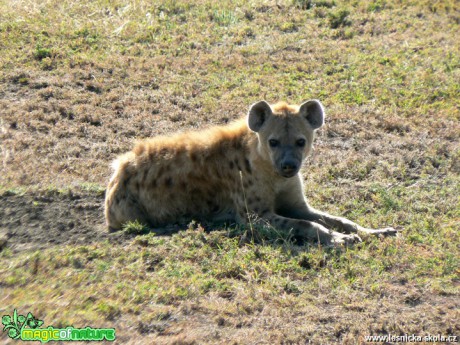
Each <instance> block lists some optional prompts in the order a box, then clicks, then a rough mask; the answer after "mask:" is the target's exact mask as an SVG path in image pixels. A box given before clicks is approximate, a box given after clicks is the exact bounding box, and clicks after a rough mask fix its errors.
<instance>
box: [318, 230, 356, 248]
mask: <svg viewBox="0 0 460 345" xmlns="http://www.w3.org/2000/svg"><path fill="white" fill-rule="evenodd" d="M360 242H362V240H361V237H359V236H358V235H357V234H341V233H339V232H332V233H331V238H330V241H328V243H326V244H329V245H333V246H337V245H339V246H340V245H345V246H348V245H352V244H354V243H360Z"/></svg>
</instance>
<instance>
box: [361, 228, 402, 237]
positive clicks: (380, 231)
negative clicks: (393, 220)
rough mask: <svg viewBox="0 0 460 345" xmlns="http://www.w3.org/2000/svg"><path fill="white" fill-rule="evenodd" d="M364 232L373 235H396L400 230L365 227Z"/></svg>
mask: <svg viewBox="0 0 460 345" xmlns="http://www.w3.org/2000/svg"><path fill="white" fill-rule="evenodd" d="M364 232H365V233H367V234H370V235H375V236H380V235H381V236H396V235H397V234H398V233H399V232H400V230H397V229H395V228H391V227H388V228H382V229H365V230H364Z"/></svg>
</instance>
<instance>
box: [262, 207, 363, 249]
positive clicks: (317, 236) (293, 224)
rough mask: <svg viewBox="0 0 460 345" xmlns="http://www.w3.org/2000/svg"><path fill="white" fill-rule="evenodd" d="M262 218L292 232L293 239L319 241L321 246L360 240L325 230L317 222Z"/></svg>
mask: <svg viewBox="0 0 460 345" xmlns="http://www.w3.org/2000/svg"><path fill="white" fill-rule="evenodd" d="M262 217H263V218H262V219H265V220H267V221H268V222H269V223H270V224H271V225H273V226H274V227H276V228H278V229H281V230H284V231H293V235H294V236H295V237H298V238H302V239H306V240H310V241H319V242H320V243H321V244H325V245H334V244H352V243H356V242H361V239H360V238H359V236H358V235H356V234H342V233H340V232H337V231H333V230H330V229H327V228H326V227H325V226H323V225H322V224H320V223H318V222H313V221H308V220H304V219H294V218H287V217H283V216H280V215H277V214H275V213H268V214H264V215H262Z"/></svg>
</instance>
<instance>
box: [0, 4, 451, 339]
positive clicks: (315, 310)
mask: <svg viewBox="0 0 460 345" xmlns="http://www.w3.org/2000/svg"><path fill="white" fill-rule="evenodd" d="M459 23H460V11H459V7H458V4H457V3H456V2H455V1H442V2H436V3H433V2H430V1H423V0H419V1H411V2H404V3H400V2H399V1H374V2H368V1H355V2H353V3H349V2H345V1H340V0H336V1H310V0H295V1H278V2H275V1H254V2H250V3H247V2H245V1H237V2H230V1H224V2H219V3H214V2H211V1H205V0H199V1H196V2H193V3H190V2H187V1H169V0H164V1H161V2H158V3H155V4H152V3H149V2H147V1H135V2H127V1H110V2H108V1H102V0H101V1H77V2H75V1H67V0H61V1H55V0H49V1H43V2H29V1H3V2H1V3H0V50H1V52H2V53H1V54H0V158H1V166H0V191H1V197H0V201H1V202H0V204H1V205H0V216H1V217H0V235H2V234H3V235H2V236H3V237H5V236H6V237H7V238H8V242H7V245H6V248H3V250H2V251H1V253H0V263H1V266H0V267H1V268H0V286H1V288H2V291H5V292H8V293H2V294H1V297H0V301H1V304H0V305H1V307H0V311H1V312H3V313H5V314H6V313H11V311H12V309H13V308H19V309H21V311H22V312H28V311H29V310H30V311H32V312H33V313H34V315H35V316H37V317H40V318H41V319H43V320H45V325H54V326H56V325H57V324H61V325H67V324H70V323H74V325H75V326H76V327H78V326H81V327H83V326H84V325H86V324H89V323H91V324H92V325H94V326H105V327H111V326H112V325H114V326H115V327H116V328H117V334H118V336H119V342H120V343H127V342H129V341H131V342H133V343H134V342H137V341H140V340H139V339H142V340H145V341H148V340H155V341H156V342H158V343H174V342H175V343H177V344H191V343H194V342H195V343H204V342H208V343H232V342H235V343H257V342H259V343H270V344H272V343H305V342H306V341H311V342H312V343H315V344H316V343H318V344H319V343H334V342H335V343H342V344H356V343H362V342H363V341H364V340H363V339H364V336H365V335H368V334H388V333H391V334H398V335H399V334H404V333H408V334H411V333H415V334H419V335H426V334H445V335H448V334H459V325H458V322H457V320H458V316H459V315H458V310H459V303H458V296H459V277H458V275H459V271H458V267H459V266H460V265H459V257H460V255H459V227H460V223H459V219H460V207H459V198H458V195H459V194H460V193H459V192H460V190H459V183H460V178H459V173H460V163H459V160H460V146H459V139H458V137H459V133H460V125H459V118H460V109H459V105H458V100H459V99H460V88H459V82H458V81H459V80H460V68H459V67H460V47H459V45H458V43H457V39H456V38H457V37H456V36H458V32H459V29H460V28H459ZM263 98H264V99H267V100H268V101H270V102H275V101H278V100H287V101H290V102H292V103H300V102H301V101H303V100H305V99H308V98H318V99H320V100H322V101H323V103H324V104H325V106H326V111H327V116H328V117H327V122H326V126H325V128H324V129H322V130H321V131H320V133H319V136H318V138H317V141H316V147H315V153H314V155H313V157H312V158H311V159H309V162H308V164H307V165H306V167H305V170H304V172H305V179H306V194H307V195H308V197H309V199H310V201H311V202H312V203H313V205H315V206H316V207H318V208H322V209H325V210H328V211H330V212H332V213H335V214H341V215H344V216H347V217H349V218H351V219H352V220H355V221H357V222H358V223H362V224H363V225H369V226H383V225H392V226H395V227H400V228H403V229H404V232H403V235H402V236H401V237H399V238H393V239H382V240H380V239H367V241H366V242H365V243H364V244H362V245H359V246H356V247H354V248H350V249H348V250H338V251H335V250H324V249H323V250H320V249H318V248H316V247H310V246H296V245H294V244H292V243H290V242H289V241H288V240H286V239H283V240H282V241H281V242H282V244H277V243H278V242H280V241H278V242H277V241H276V240H277V238H272V237H273V236H274V235H273V234H271V235H270V234H267V237H266V238H265V240H263V241H262V242H263V243H258V244H246V245H242V244H239V243H238V237H236V238H233V237H232V236H228V232H230V233H234V232H235V229H228V230H222V229H221V230H222V231H216V232H212V233H207V232H203V231H202V230H200V228H198V229H195V228H193V229H190V230H189V231H187V232H179V233H177V234H175V235H174V236H172V237H164V238H163V237H158V238H156V237H153V236H152V235H140V236H134V237H132V235H127V234H126V235H123V236H124V237H123V236H121V237H120V236H119V235H113V236H112V235H107V234H104V233H103V230H102V223H103V219H102V218H103V217H102V212H101V210H100V203H101V199H102V197H103V196H102V192H103V190H104V188H105V185H106V183H107V179H108V176H109V175H110V171H109V168H108V166H109V163H110V161H111V160H112V159H114V158H115V157H116V156H117V155H118V154H119V153H121V152H124V151H126V150H128V149H130V148H131V147H132V144H133V143H134V141H135V140H136V139H138V138H144V137H149V136H153V135H157V134H163V133H169V132H172V131H175V130H183V129H188V128H201V127H204V126H208V125H211V124H216V123H225V122H228V121H230V120H232V119H234V118H237V117H240V116H242V115H244V114H245V113H246V111H247V109H248V106H249V105H250V104H251V103H253V102H255V101H257V100H260V99H263ZM69 205H70V209H69ZM205 227H206V226H205ZM209 228H212V227H209ZM206 229H208V227H206ZM130 231H131V232H133V233H135V232H136V231H137V230H136V228H135V227H133V228H132V229H128V230H127V232H130ZM238 231H239V230H238V229H236V232H238ZM243 231H244V229H243ZM93 232H94V236H91V234H92V233H93ZM67 235H69V236H68V240H66V238H67V237H66V236H67ZM79 237H80V238H82V239H83V240H82V241H78V238H79ZM104 241H105V242H104ZM50 242H51V243H50ZM0 243H2V242H1V241H0ZM53 243H54V245H53ZM66 244H69V245H71V246H66ZM2 246H3V245H2ZM45 247H49V248H48V249H46V250H41V251H40V252H34V249H37V248H40V249H42V248H45ZM31 263H33V264H31ZM34 267H35V268H34ZM89 282H91V284H90V285H89ZM30 291H33V292H32V293H30ZM82 301H84V302H83V303H82Z"/></svg>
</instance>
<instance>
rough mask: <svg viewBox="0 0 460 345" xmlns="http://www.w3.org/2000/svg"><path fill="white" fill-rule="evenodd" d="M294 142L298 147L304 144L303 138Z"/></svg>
mask: <svg viewBox="0 0 460 345" xmlns="http://www.w3.org/2000/svg"><path fill="white" fill-rule="evenodd" d="M295 143H296V145H297V146H299V147H304V146H305V139H298V140H297V141H296V142H295Z"/></svg>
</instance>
